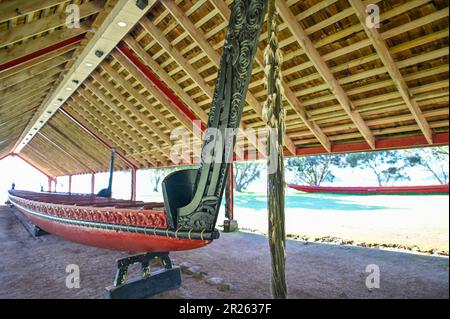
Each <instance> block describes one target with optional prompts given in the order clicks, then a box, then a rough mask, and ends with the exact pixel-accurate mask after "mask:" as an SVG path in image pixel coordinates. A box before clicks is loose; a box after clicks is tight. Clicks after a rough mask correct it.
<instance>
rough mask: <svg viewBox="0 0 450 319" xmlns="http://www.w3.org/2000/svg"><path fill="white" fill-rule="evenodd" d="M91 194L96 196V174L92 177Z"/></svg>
mask: <svg viewBox="0 0 450 319" xmlns="http://www.w3.org/2000/svg"><path fill="white" fill-rule="evenodd" d="M91 194H92V195H94V194H95V173H92V175H91Z"/></svg>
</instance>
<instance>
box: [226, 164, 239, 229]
mask: <svg viewBox="0 0 450 319" xmlns="http://www.w3.org/2000/svg"><path fill="white" fill-rule="evenodd" d="M238 228H239V226H238V223H237V220H235V219H234V169H233V162H231V163H230V167H229V172H228V178H227V183H226V186H225V220H224V222H223V231H224V232H233V231H236V230H238Z"/></svg>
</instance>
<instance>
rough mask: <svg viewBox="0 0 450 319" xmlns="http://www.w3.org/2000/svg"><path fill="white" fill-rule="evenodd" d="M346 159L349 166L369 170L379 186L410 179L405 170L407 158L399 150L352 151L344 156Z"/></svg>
mask: <svg viewBox="0 0 450 319" xmlns="http://www.w3.org/2000/svg"><path fill="white" fill-rule="evenodd" d="M346 161H347V163H348V164H349V165H350V167H353V168H367V169H369V170H371V171H372V172H373V173H374V175H375V176H376V178H377V181H378V185H379V186H387V185H392V184H393V183H395V182H396V181H400V180H410V177H409V176H408V174H407V173H406V172H405V168H406V167H407V166H408V162H407V158H406V156H405V154H404V153H403V152H401V151H380V152H364V153H353V154H349V155H347V156H346Z"/></svg>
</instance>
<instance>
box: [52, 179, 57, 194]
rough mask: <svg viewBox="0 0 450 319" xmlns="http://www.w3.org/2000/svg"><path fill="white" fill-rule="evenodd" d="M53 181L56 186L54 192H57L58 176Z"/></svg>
mask: <svg viewBox="0 0 450 319" xmlns="http://www.w3.org/2000/svg"><path fill="white" fill-rule="evenodd" d="M53 182H54V183H55V188H54V189H53V192H54V193H56V185H57V184H58V178H57V177H54V178H53Z"/></svg>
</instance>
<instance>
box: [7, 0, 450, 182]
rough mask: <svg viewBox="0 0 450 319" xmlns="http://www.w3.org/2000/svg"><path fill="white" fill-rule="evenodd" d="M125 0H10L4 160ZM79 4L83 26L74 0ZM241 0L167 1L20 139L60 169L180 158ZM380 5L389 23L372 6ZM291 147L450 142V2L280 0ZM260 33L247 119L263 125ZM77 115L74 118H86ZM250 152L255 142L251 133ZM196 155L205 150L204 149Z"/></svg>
mask: <svg viewBox="0 0 450 319" xmlns="http://www.w3.org/2000/svg"><path fill="white" fill-rule="evenodd" d="M116 2H117V1H98V0H94V1H63V0H45V1H27V0H16V1H13V0H7V1H0V158H1V157H2V156H4V155H5V154H8V153H11V152H13V151H14V150H15V148H16V147H17V144H18V143H19V142H20V141H21V140H22V138H24V134H26V133H27V129H29V127H30V125H32V124H33V123H30V122H33V120H34V118H35V116H36V112H38V111H39V108H40V107H41V106H42V105H43V103H44V102H45V99H46V97H48V95H49V94H50V93H51V92H52V90H54V89H55V87H56V85H57V84H58V83H59V82H60V81H61V79H62V78H63V77H64V76H66V73H67V70H69V69H70V66H71V65H72V64H73V62H74V61H75V60H76V59H77V57H78V56H79V54H80V52H81V51H82V50H83V48H84V47H85V46H86V45H87V43H89V41H90V39H91V38H92V35H93V34H95V30H96V29H97V28H98V26H100V25H101V24H102V23H103V22H104V21H105V19H106V17H107V16H108V13H109V12H110V11H111V8H113V7H114V5H115V3H116ZM70 3H75V4H78V5H80V12H81V16H82V17H83V18H82V21H81V28H72V29H71V28H67V27H66V26H65V25H64V23H65V22H64V21H65V19H66V15H65V8H66V6H67V5H68V4H70ZM231 3H232V1H230V0H226V1H224V0H214V1H213V0H197V1H195V0H190V1H189V0H183V1H179V0H175V1H156V3H155V4H153V5H152V7H151V9H150V10H149V11H148V12H147V13H146V15H145V16H144V17H143V18H142V19H141V20H140V21H139V22H138V23H137V24H136V25H135V26H134V27H133V28H132V30H131V32H129V33H128V34H127V35H126V36H125V37H124V38H123V39H122V41H121V42H120V43H119V44H118V46H117V47H116V48H115V49H113V50H112V51H111V53H110V54H109V55H108V56H107V58H106V59H104V60H103V61H102V62H101V63H100V64H99V66H98V67H97V68H96V69H95V70H94V71H93V72H92V73H91V74H90V76H89V77H88V78H87V79H86V80H85V81H84V82H83V83H82V84H81V85H80V86H79V87H78V89H77V90H76V91H75V92H73V94H72V95H71V97H70V98H69V99H68V100H67V101H66V102H65V103H64V104H63V106H62V108H61V109H60V110H59V111H57V112H56V113H55V114H54V115H53V116H52V117H51V119H50V120H48V122H46V124H45V125H44V126H43V127H42V129H41V130H39V132H38V133H37V134H36V135H34V137H33V138H32V139H31V140H30V141H28V142H27V143H26V146H24V147H23V149H21V152H20V155H22V156H23V157H26V158H27V159H28V160H29V161H30V162H32V163H34V164H36V165H39V166H40V167H41V168H42V169H43V170H44V171H46V172H48V174H49V175H50V176H60V175H69V174H70V175H71V174H78V173H88V172H98V171H104V170H106V169H107V165H108V154H109V150H108V146H114V147H117V148H118V151H119V152H120V154H121V157H120V158H119V160H118V161H117V163H116V165H117V167H116V168H117V169H126V168H127V167H129V166H130V165H134V166H135V167H138V168H147V167H157V166H164V165H168V164H169V163H170V147H171V145H172V144H173V143H174V142H173V141H172V140H171V139H170V134H171V132H172V131H173V130H174V129H175V128H178V127H184V128H186V129H188V130H189V131H190V132H191V135H190V140H191V141H192V142H193V143H199V140H198V138H197V137H196V136H195V134H194V131H195V130H194V129H193V128H192V120H193V119H198V120H200V121H202V122H203V123H206V120H207V115H208V111H209V107H210V103H211V99H212V95H213V87H214V84H215V79H216V76H217V70H218V65H219V61H220V55H221V52H222V47H223V44H224V38H225V34H226V27H227V24H228V19H229V15H230V9H229V8H230V6H231ZM368 4H376V5H378V7H379V9H380V13H381V14H380V25H379V28H369V27H368V26H367V25H366V23H365V18H366V17H365V13H364V11H365V8H366V6H367V5H368ZM277 7H278V12H279V16H280V17H279V19H280V24H279V39H280V47H281V50H282V52H283V61H284V62H283V66H282V73H283V79H284V82H283V83H282V85H283V87H284V93H285V101H284V104H285V108H286V111H287V117H286V127H287V131H286V136H285V144H286V150H285V151H286V154H287V155H302V154H316V153H327V152H345V151H356V150H371V149H383V148H399V147H409V146H417V145H420V146H425V145H438V144H446V143H448V128H449V123H448V112H449V108H448V102H449V87H448V85H449V82H448V71H449V66H448V63H449V33H448V15H449V4H448V1H444V0H434V1H429V0H409V1H403V0H383V1H380V0H369V1H364V2H361V1H360V0H353V1H348V0H322V1H319V0H277ZM266 37H267V33H266V31H265V28H264V30H263V32H262V35H261V39H260V40H261V41H260V45H259V50H258V52H257V58H256V61H255V62H254V63H255V64H254V70H253V75H252V80H251V84H250V88H249V92H248V96H247V99H246V106H245V108H244V113H243V116H242V126H241V127H242V128H253V129H262V128H264V127H265V123H264V122H263V120H262V118H261V117H262V104H263V103H264V101H265V99H266V96H265V94H266V93H265V92H266V91H265V87H264V73H263V53H262V52H263V50H264V48H265V45H266V40H267V39H266ZM74 120H76V121H74ZM240 143H244V147H245V148H246V149H248V150H252V149H255V147H257V146H256V145H257V143H255V142H254V141H248V140H247V139H245V140H244V141H242V142H240ZM195 160H196V158H194V161H195Z"/></svg>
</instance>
